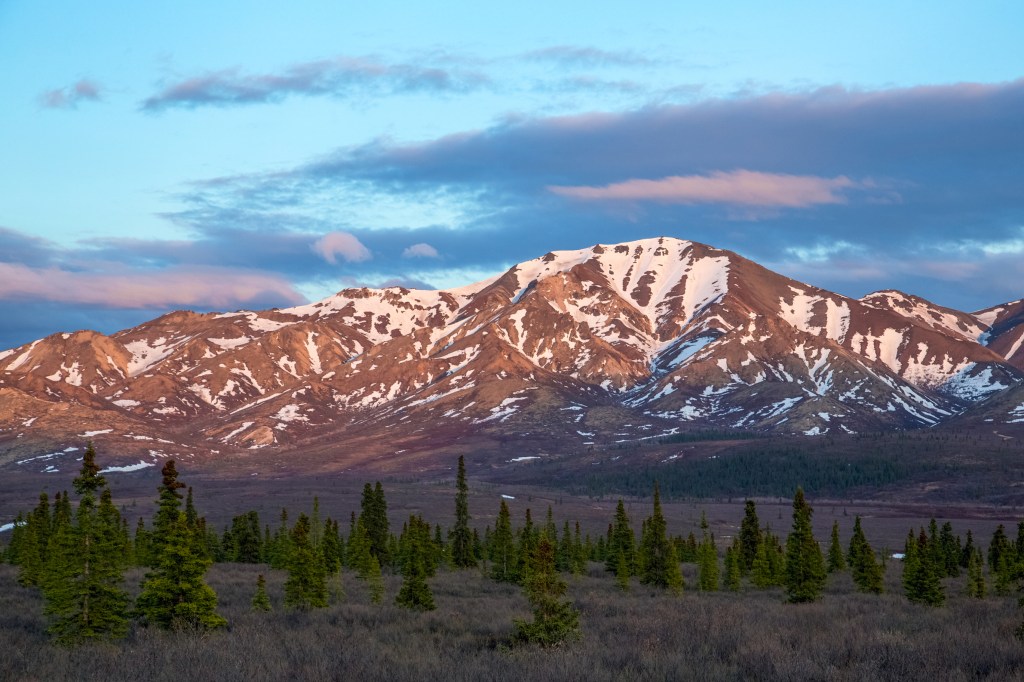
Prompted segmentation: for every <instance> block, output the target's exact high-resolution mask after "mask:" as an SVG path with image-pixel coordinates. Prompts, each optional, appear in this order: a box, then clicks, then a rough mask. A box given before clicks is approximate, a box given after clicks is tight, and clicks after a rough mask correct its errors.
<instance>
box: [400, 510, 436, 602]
mask: <svg viewBox="0 0 1024 682" xmlns="http://www.w3.org/2000/svg"><path fill="white" fill-rule="evenodd" d="M429 542H430V524H427V523H424V522H423V521H422V519H419V518H417V517H416V516H410V517H409V523H408V525H407V526H406V532H405V533H404V534H403V538H402V544H403V555H404V561H403V565H402V587H401V588H400V589H399V591H398V596H396V597H395V603H396V604H398V605H399V606H404V607H405V608H407V609H413V610H416V611H433V610H434V609H435V608H437V607H436V606H435V605H434V595H433V593H432V592H431V591H430V586H429V585H427V580H426V578H427V567H426V562H427V556H426V555H427V552H428V551H429V549H428V547H427V544H428V543H429Z"/></svg>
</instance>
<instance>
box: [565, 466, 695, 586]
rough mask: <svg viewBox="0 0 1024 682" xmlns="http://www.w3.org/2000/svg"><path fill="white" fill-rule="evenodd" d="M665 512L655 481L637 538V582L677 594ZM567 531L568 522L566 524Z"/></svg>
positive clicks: (680, 577)
mask: <svg viewBox="0 0 1024 682" xmlns="http://www.w3.org/2000/svg"><path fill="white" fill-rule="evenodd" d="M666 526H667V524H666V523H665V516H664V514H663V513H662V511H661V493H660V492H659V490H658V484H657V483H655V484H654V510H653V512H652V514H651V516H650V518H648V519H647V523H646V524H645V525H644V535H643V538H641V541H640V555H641V557H642V559H641V561H640V564H641V566H643V572H642V573H641V574H640V582H641V583H643V584H644V585H653V586H655V587H661V588H664V589H668V590H671V591H672V592H673V593H674V594H679V593H680V592H682V590H683V574H682V572H681V571H680V569H679V560H678V559H677V558H676V548H675V545H674V544H673V543H672V542H671V541H670V540H669V538H668V533H667V530H666ZM566 533H567V534H568V525H567V526H566Z"/></svg>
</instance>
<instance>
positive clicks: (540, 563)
mask: <svg viewBox="0 0 1024 682" xmlns="http://www.w3.org/2000/svg"><path fill="white" fill-rule="evenodd" d="M524 588H525V591H526V598H527V599H528V600H529V601H530V606H532V607H533V620H532V621H523V620H516V621H515V635H514V638H515V639H516V640H519V641H521V642H532V643H534V644H539V645H540V646H542V647H550V646H556V645H558V644H560V643H561V642H564V641H566V640H567V639H573V638H576V637H578V636H579V628H580V624H579V618H580V616H579V611H577V610H576V607H574V606H573V605H572V602H569V601H564V600H563V599H562V597H563V596H564V595H565V592H566V589H567V585H566V584H565V581H564V580H562V578H561V577H560V576H559V575H558V572H557V571H556V570H555V546H554V543H553V542H552V540H550V539H548V537H547V536H546V535H543V536H541V538H540V540H539V542H538V543H537V546H536V547H535V548H534V550H533V553H532V554H531V556H530V567H529V571H528V577H527V579H526V582H525V584H524Z"/></svg>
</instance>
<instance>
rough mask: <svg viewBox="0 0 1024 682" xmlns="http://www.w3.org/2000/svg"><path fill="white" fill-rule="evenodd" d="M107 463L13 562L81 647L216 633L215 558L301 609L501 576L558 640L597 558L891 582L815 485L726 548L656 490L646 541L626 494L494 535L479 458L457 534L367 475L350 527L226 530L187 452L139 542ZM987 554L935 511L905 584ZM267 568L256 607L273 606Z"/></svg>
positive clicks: (674, 570) (1002, 582)
mask: <svg viewBox="0 0 1024 682" xmlns="http://www.w3.org/2000/svg"><path fill="white" fill-rule="evenodd" d="M99 471H100V469H99V467H98V465H96V463H95V451H94V450H93V448H92V445H91V444H90V445H89V446H88V448H87V449H86V453H85V456H84V458H83V465H82V471H81V473H80V474H79V476H78V477H77V478H75V480H74V490H75V493H76V495H78V500H77V507H76V506H75V504H74V503H73V501H72V499H71V496H70V495H69V494H68V493H67V492H64V493H62V494H60V493H59V494H57V495H56V496H55V499H54V500H53V502H52V504H51V502H50V500H49V499H48V497H47V495H46V494H45V493H42V494H41V495H40V498H39V504H38V505H37V506H36V507H35V509H33V510H32V511H31V512H29V513H27V514H21V515H19V517H18V519H17V521H16V524H15V527H14V529H13V533H12V538H11V542H10V545H9V546H8V548H7V550H6V552H5V553H4V558H5V559H6V560H7V561H10V562H11V563H14V564H17V565H18V566H19V567H20V571H19V582H21V584H23V585H26V586H29V587H33V588H37V589H39V590H40V591H41V592H42V595H43V597H44V600H45V604H46V612H47V614H48V616H49V618H50V623H51V627H50V629H51V632H52V634H53V635H54V638H55V640H56V641H58V642H61V643H67V644H72V643H76V642H80V641H83V640H87V639H97V638H106V639H110V638H117V637H120V636H123V635H124V634H125V633H126V632H127V630H128V628H129V625H130V622H131V620H132V619H136V620H137V621H138V622H139V623H140V624H141V625H152V626H157V627H161V628H168V629H174V628H190V629H208V628H216V627H219V626H221V625H224V624H225V621H224V619H223V618H222V617H221V616H219V615H218V614H217V613H216V605H217V597H216V595H215V594H214V592H213V590H212V589H211V588H210V587H209V585H207V584H206V583H205V581H204V577H203V576H204V574H205V572H206V570H207V568H208V567H209V566H210V564H211V563H212V562H214V561H218V562H241V563H256V564H268V565H269V566H270V568H272V569H280V570H285V571H287V572H288V577H287V579H286V581H285V584H284V593H283V596H282V599H281V603H282V604H283V605H284V606H285V607H288V608H296V609H314V608H321V607H325V606H327V605H328V604H329V603H332V602H333V601H338V600H341V599H343V598H344V589H343V586H342V569H348V570H350V571H352V572H353V573H354V574H355V576H356V578H357V579H358V580H359V581H360V582H361V583H362V584H363V585H364V586H365V589H366V590H367V593H368V594H369V596H370V599H371V601H372V602H374V603H380V602H382V601H383V599H384V596H385V583H384V579H383V575H384V574H385V573H395V574H401V575H402V578H403V582H402V586H401V589H400V590H399V591H398V593H397V594H396V595H395V596H394V602H395V603H396V604H398V605H400V606H404V607H407V608H410V609H415V610H430V609H433V608H434V597H433V594H432V593H431V590H430V587H429V579H430V578H431V577H432V576H434V575H435V573H436V572H437V571H438V570H439V569H441V568H447V569H453V570H458V569H473V568H478V570H480V571H482V572H483V574H485V575H487V576H488V577H490V578H491V579H493V580H495V581H499V582H510V583H516V584H519V585H522V586H523V588H524V590H525V591H526V594H527V597H528V599H529V601H530V603H531V606H532V607H533V610H534V620H533V621H532V622H525V621H517V623H516V626H515V633H516V634H515V637H516V638H518V639H522V640H527V641H534V642H537V643H539V644H541V645H551V644H554V643H557V641H561V639H564V638H566V637H571V636H573V634H574V633H575V632H577V631H578V614H577V612H576V611H575V609H574V607H573V606H572V604H571V602H568V601H565V600H563V596H564V594H565V591H566V586H565V583H564V581H562V579H561V578H559V577H558V574H560V573H564V574H572V575H581V574H583V573H585V572H586V571H587V570H588V566H589V565H590V564H592V563H596V564H599V565H603V566H604V569H605V571H606V572H608V573H610V574H612V575H613V576H614V578H615V580H616V583H617V585H618V586H619V587H620V588H621V589H623V590H628V589H630V587H631V582H632V580H633V579H634V578H636V579H637V580H638V581H639V583H640V584H642V585H645V586H649V587H654V588H660V589H664V590H666V591H668V592H671V593H674V594H678V593H680V592H681V591H682V590H684V589H685V588H686V586H685V585H684V581H683V575H682V572H681V570H680V565H681V564H682V563H692V564H696V571H697V582H696V585H695V586H694V587H696V589H698V590H700V591H716V590H720V589H726V590H730V591H740V590H742V589H744V586H745V585H746V586H749V587H752V588H772V587H782V588H784V590H785V594H786V597H787V599H788V600H789V601H791V602H804V601H813V600H816V599H819V598H821V596H822V593H823V588H824V585H825V581H826V576H827V574H828V573H837V572H841V571H845V570H850V572H851V576H852V579H853V581H854V584H855V585H856V587H857V589H858V590H859V591H861V592H865V593H876V594H877V593H880V592H882V590H883V576H884V571H885V561H884V559H883V558H882V557H879V556H878V554H877V553H876V552H875V550H874V549H873V548H872V547H871V545H870V544H869V542H868V539H867V537H866V535H865V533H864V530H863V528H862V523H861V519H860V517H857V518H856V519H855V521H854V526H853V531H852V537H851V539H850V542H849V546H848V548H846V549H844V548H843V547H842V546H841V544H840V542H839V525H838V522H837V523H835V524H833V528H832V533H831V537H830V541H829V546H828V551H827V554H823V553H822V551H821V548H820V547H819V544H818V542H817V540H816V539H815V538H814V535H813V533H812V530H811V518H812V514H813V511H812V509H811V507H810V505H808V504H807V502H806V500H805V498H804V494H803V491H802V490H800V489H798V490H797V492H796V495H795V496H794V500H793V525H792V528H791V530H790V532H789V534H788V535H787V536H786V537H785V538H782V537H781V536H779V535H778V534H776V533H775V532H773V530H772V529H771V527H770V526H768V525H767V524H765V525H762V524H761V522H760V520H759V518H758V516H757V508H756V504H755V503H754V501H752V500H747V501H746V502H745V504H744V516H743V520H742V522H741V524H740V528H739V532H738V533H737V534H736V535H735V536H734V537H733V538H732V541H731V543H729V544H728V545H727V546H725V547H724V553H720V551H719V547H718V544H717V541H716V538H715V535H714V533H712V532H711V530H710V525H709V523H708V520H707V517H706V515H704V514H702V516H701V522H700V536H699V537H698V536H697V535H695V534H694V533H693V532H690V533H689V534H688V535H687V536H686V537H683V536H681V535H677V536H672V535H670V534H669V532H668V524H667V522H666V520H665V517H664V514H663V512H662V508H661V501H660V492H659V490H658V487H657V485H655V487H654V497H653V506H652V513H651V515H650V516H649V517H647V518H646V519H643V520H642V522H641V526H640V533H639V539H638V536H637V535H636V533H635V531H634V526H633V523H632V521H631V519H630V518H629V515H628V514H627V512H626V508H625V505H624V504H623V502H622V500H619V502H618V504H617V506H616V510H615V514H614V517H613V518H612V519H611V523H609V525H608V530H607V533H605V534H601V535H599V536H597V537H592V536H591V535H590V534H584V533H582V532H581V528H580V524H579V522H578V521H576V522H574V523H570V522H569V521H568V520H564V521H563V522H562V525H561V529H560V530H559V527H558V524H557V523H556V521H555V519H554V515H553V511H552V508H551V507H550V506H549V507H548V508H547V513H546V516H545V520H544V522H543V523H542V524H537V523H535V522H534V520H533V516H532V514H531V510H530V509H527V510H526V511H525V516H524V519H523V524H522V525H521V526H519V527H515V526H514V525H513V521H512V518H511V514H510V512H509V508H508V505H507V504H506V502H505V500H504V499H501V500H500V502H499V509H498V515H497V518H496V520H495V522H494V524H493V526H492V525H487V526H486V527H485V528H484V529H483V533H482V535H481V533H480V532H479V531H478V530H477V529H475V528H473V527H472V526H471V525H470V520H471V516H470V513H469V501H468V490H469V487H468V484H467V481H466V474H465V462H464V460H463V458H461V457H460V458H459V464H458V474H457V479H456V491H455V523H454V525H453V527H452V528H451V529H449V530H447V531H445V529H443V528H442V527H441V526H440V525H431V524H430V523H429V522H428V521H427V520H426V519H424V518H423V517H422V516H419V515H413V516H410V517H409V519H408V520H407V521H405V522H404V523H403V525H402V528H401V529H400V530H399V531H398V532H395V531H393V530H392V528H391V526H390V524H389V521H388V513H387V501H386V499H385V494H384V489H383V486H382V485H381V483H380V482H379V481H378V482H376V483H375V484H374V485H371V484H370V483H366V485H365V486H364V488H363V493H362V499H361V501H360V510H359V513H358V514H357V513H356V512H354V511H353V512H352V513H351V515H350V518H349V524H348V528H347V533H345V534H343V533H342V532H341V529H340V527H339V523H338V521H337V520H335V519H332V518H331V517H329V516H328V517H326V518H323V519H322V518H321V513H320V505H319V500H318V499H317V498H315V497H314V498H313V501H312V510H311V513H309V514H307V513H305V512H302V513H300V514H299V515H298V517H297V518H295V520H294V521H290V514H289V512H288V510H286V509H282V510H281V513H280V516H279V519H278V522H277V525H276V528H274V529H271V527H270V525H269V524H267V525H262V523H261V520H260V518H259V514H258V513H257V512H256V511H248V512H245V513H243V514H240V515H239V516H236V517H234V518H233V519H232V520H231V523H230V524H229V525H228V526H227V527H226V528H224V530H223V532H221V533H218V532H216V531H215V530H214V529H213V528H211V527H209V526H208V524H207V523H206V520H205V518H203V517H202V516H201V515H200V514H199V513H198V511H197V509H196V506H195V503H194V500H193V493H192V489H191V488H188V490H187V496H186V497H185V502H184V508H183V509H182V497H183V495H182V493H181V491H182V490H183V489H185V485H184V484H183V483H181V482H180V481H178V473H177V470H176V469H175V463H174V461H173V460H168V461H167V462H166V463H165V465H164V467H163V469H162V471H161V473H162V484H161V486H160V488H159V489H158V490H159V502H158V508H157V510H156V512H155V514H154V516H153V519H152V520H151V522H150V524H149V527H148V528H147V524H146V522H145V521H144V520H143V519H141V518H140V519H139V520H138V523H137V525H136V527H135V531H134V537H132V536H131V535H130V533H129V531H128V523H127V520H126V519H124V518H122V517H121V514H120V513H119V512H118V510H117V509H116V507H115V506H114V503H113V500H112V496H111V493H110V489H109V488H108V487H107V484H106V481H105V480H104V478H103V476H101V475H100V474H99ZM985 564H986V557H984V556H983V555H982V552H981V549H980V548H979V547H977V546H976V545H975V541H974V538H973V535H972V534H971V533H970V532H968V533H967V536H966V542H963V541H962V540H961V539H960V537H959V536H956V535H954V534H953V529H952V525H951V524H950V523H948V522H947V523H945V524H943V525H942V526H941V528H940V527H939V525H938V523H937V522H936V521H934V520H933V521H932V522H931V524H930V526H929V529H928V531H925V529H923V528H922V529H920V532H918V533H915V532H914V531H911V533H910V535H909V536H908V538H907V543H906V547H905V557H904V570H903V587H904V591H905V594H906V596H907V597H908V599H910V600H911V601H914V602H918V603H923V604H930V605H940V604H942V603H943V601H944V598H945V595H944V586H943V583H942V580H943V579H944V578H946V577H952V576H956V575H958V574H959V572H960V571H961V570H966V571H967V572H968V581H967V592H968V594H969V595H971V596H974V597H979V598H980V597H983V596H985V594H986V591H987V589H988V588H987V585H986V577H985V571H984V567H985ZM132 565H135V566H140V567H145V568H147V569H149V570H148V572H147V573H146V574H145V578H144V579H143V582H142V585H141V593H140V595H139V597H138V599H137V600H136V603H135V605H134V607H132V606H131V604H130V600H129V598H128V596H127V593H126V592H125V591H124V589H123V588H122V583H123V575H124V571H125V569H126V568H128V567H129V566H132ZM987 565H988V575H989V578H990V579H992V580H994V582H995V590H996V592H998V593H1002V594H1005V593H1008V592H1009V590H1010V586H1011V584H1012V583H1013V581H1015V580H1016V579H1017V578H1019V577H1020V576H1021V575H1024V522H1021V524H1019V526H1018V533H1017V538H1016V541H1015V542H1011V541H1010V540H1009V538H1008V537H1007V536H1006V533H1005V529H1004V528H1003V526H1000V527H999V528H998V529H997V531H996V533H995V534H994V536H993V538H992V542H991V543H990V545H989V548H988V553H987ZM273 601H274V599H273V596H272V595H270V594H268V593H267V588H266V581H265V579H264V578H263V575H262V574H261V575H260V577H259V581H258V583H257V585H256V586H255V593H254V596H253V608H254V609H255V610H269V609H271V608H272V604H273Z"/></svg>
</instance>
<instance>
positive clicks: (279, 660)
mask: <svg viewBox="0 0 1024 682" xmlns="http://www.w3.org/2000/svg"><path fill="white" fill-rule="evenodd" d="M684 569H685V572H686V573H687V575H686V578H687V585H688V586H691V587H692V586H693V585H695V584H696V577H695V575H694V573H693V567H692V566H684ZM259 572H263V573H265V574H266V575H267V582H268V591H269V592H270V595H271V600H272V602H273V604H274V611H272V612H271V613H268V614H263V613H253V612H251V611H250V609H249V601H250V599H251V597H252V593H253V591H254V590H255V584H256V575H257V573H259ZM15 576H16V572H15V569H14V568H12V567H10V566H0V677H2V678H3V679H5V680H17V681H22V680H24V681H29V680H39V681H43V680H45V681H46V682H55V681H59V680H104V681H106V682H120V681H134V680H140V681H141V680H175V681H177V680H182V679H191V680H218V681H224V682H230V681H233V680H239V681H243V680H244V681H246V682H248V681H250V680H312V681H317V680H361V681H362V680H425V679H443V680H446V682H455V681H459V680H514V681H516V682H522V681H523V680H588V681H591V680H593V681H600V680H666V679H672V680H730V679H735V680H750V679H758V680H914V679H921V680H925V679H927V680H974V679H981V678H985V679H997V680H1003V679H1007V680H1015V679H1024V646H1022V644H1021V642H1020V641H1018V640H1017V639H1015V638H1014V636H1013V630H1014V628H1015V627H1016V625H1017V623H1018V621H1019V620H1020V617H1021V616H1020V614H1019V613H1018V609H1017V607H1016V600H1015V598H1013V597H997V598H990V599H986V600H981V601H978V600H971V599H967V598H966V597H963V596H961V594H960V590H961V586H962V579H960V580H959V581H950V582H949V583H948V588H947V591H948V594H949V601H948V605H947V606H946V607H943V608H939V609H932V608H928V607H922V606H916V605H913V604H910V603H908V602H907V601H906V600H905V599H904V598H903V597H902V596H901V595H900V594H899V592H900V589H899V569H898V567H897V566H895V565H890V568H889V571H888V574H887V576H886V580H887V588H888V590H889V592H888V593H887V594H884V595H881V596H872V595H861V594H857V593H855V592H854V591H853V589H852V583H851V581H850V578H849V576H848V575H846V574H841V575H838V576H832V577H831V578H830V581H829V584H828V588H827V591H826V595H825V597H824V599H822V600H821V601H820V602H817V603H814V604H808V605H789V604H785V603H783V595H782V593H781V591H779V590H769V591H757V590H747V591H744V592H741V593H739V594H730V593H724V592H719V593H698V592H695V591H693V590H692V589H688V590H687V591H686V592H684V594H683V595H682V596H681V597H672V596H670V595H669V594H667V593H662V592H651V591H650V590H647V589H642V588H640V586H638V585H636V584H635V583H634V586H633V588H632V590H631V591H630V592H629V593H622V592H619V591H618V590H617V589H616V588H615V583H614V580H613V579H612V578H611V577H609V576H607V575H606V574H604V573H603V571H601V569H600V567H599V566H598V565H596V564H594V565H592V566H591V573H590V575H588V576H584V577H581V578H576V579H571V580H570V586H569V597H570V598H571V599H573V601H574V602H575V603H576V606H577V607H578V608H579V609H580V612H581V623H582V627H583V637H582V638H581V639H580V640H579V641H578V642H574V643H571V644H568V645H565V646H562V647H559V648H556V649H553V650H541V649H537V648H533V647H522V648H514V649H510V648H508V646H507V644H506V643H507V641H508V637H509V635H510V634H511V631H512V619H513V618H523V617H528V615H529V613H528V608H527V603H526V600H525V598H524V597H523V595H522V591H521V590H520V589H519V588H518V587H515V586H510V585H502V584H496V583H493V582H491V581H489V580H487V579H486V578H484V577H483V576H482V575H481V573H480V572H479V571H464V572H459V573H454V572H445V571H442V572H440V573H439V574H438V576H437V577H436V578H435V579H433V580H432V581H431V586H432V589H433V590H434V594H435V599H436V602H437V605H438V609H437V610H436V611H433V612H429V613H413V612H409V611H406V610H404V609H400V608H398V607H396V606H394V605H393V604H392V603H391V600H393V599H394V595H395V594H396V593H397V590H398V585H399V579H398V578H397V577H395V576H388V577H387V589H388V596H387V597H386V600H385V603H384V604H383V605H380V606H375V605H373V604H371V603H370V602H369V595H368V592H367V590H366V586H365V585H363V584H362V583H361V582H360V581H358V580H357V579H356V578H355V577H354V576H352V575H351V574H345V576H344V578H343V587H344V591H345V596H344V598H343V599H342V600H340V601H337V602H336V603H334V604H332V605H331V606H330V607H328V608H326V609H320V610H316V611H310V612H296V611H287V610H284V609H283V608H282V606H281V598H282V591H283V590H282V588H283V583H284V578H285V574H284V573H282V572H277V571H269V569H267V568H266V567H263V566H253V565H240V564H221V565H215V566H214V567H213V568H212V569H211V570H210V572H209V574H208V580H209V582H210V584H211V585H212V586H213V587H214V589H215V590H216V591H217V593H218V595H219V597H220V601H221V608H220V611H221V613H222V614H223V615H224V616H226V617H227V618H228V620H229V622H230V626H229V628H228V629H226V630H224V631H220V632H214V633H188V632H184V633H164V632H159V631H155V630H147V629H143V628H134V629H133V630H132V631H131V633H130V634H129V636H128V638H127V639H126V640H124V641H123V642H118V643H113V644H100V645H89V646H83V647H80V648H76V649H62V648H58V647H54V646H52V645H51V644H50V643H49V640H48V637H47V635H46V633H45V621H44V620H43V618H42V616H41V613H42V604H41V601H40V600H39V598H38V596H37V595H36V593H35V592H33V591H30V590H27V589H24V588H21V587H19V586H18V585H17V584H16V582H15ZM140 577H141V574H140V573H139V572H137V571H136V572H134V573H132V574H131V575H130V576H129V581H128V582H129V584H133V585H134V584H136V583H137V582H138V579H139V578H140Z"/></svg>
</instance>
